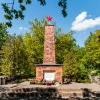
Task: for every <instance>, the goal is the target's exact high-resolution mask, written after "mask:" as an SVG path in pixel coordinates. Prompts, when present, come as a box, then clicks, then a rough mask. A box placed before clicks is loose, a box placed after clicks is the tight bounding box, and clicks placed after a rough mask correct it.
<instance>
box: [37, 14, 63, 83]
mask: <svg viewBox="0 0 100 100" xmlns="http://www.w3.org/2000/svg"><path fill="white" fill-rule="evenodd" d="M51 19H52V18H51V17H50V16H47V20H48V21H51ZM36 79H37V80H41V79H45V80H48V81H52V80H55V79H56V80H58V81H59V82H61V83H62V64H56V61H55V41H54V25H52V24H47V25H45V34H44V57H43V64H37V65H36Z"/></svg>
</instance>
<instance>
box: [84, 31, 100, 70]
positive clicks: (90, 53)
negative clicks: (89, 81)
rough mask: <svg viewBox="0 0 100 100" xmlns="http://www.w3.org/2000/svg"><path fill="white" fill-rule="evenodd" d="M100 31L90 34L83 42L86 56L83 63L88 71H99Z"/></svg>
mask: <svg viewBox="0 0 100 100" xmlns="http://www.w3.org/2000/svg"><path fill="white" fill-rule="evenodd" d="M99 36H100V30H96V31H95V32H94V33H90V36H89V37H88V38H87V40H86V41H85V50H86V55H85V56H84V59H83V61H84V63H85V64H86V66H87V67H88V68H90V69H98V68H99V69H100V42H99V38H98V37H99Z"/></svg>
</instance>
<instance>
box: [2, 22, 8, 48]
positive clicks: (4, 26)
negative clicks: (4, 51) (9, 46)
mask: <svg viewBox="0 0 100 100" xmlns="http://www.w3.org/2000/svg"><path fill="white" fill-rule="evenodd" d="M7 36H8V32H7V26H6V25H5V24H4V23H0V50H1V47H2V46H3V44H4V42H5V40H6V38H7Z"/></svg>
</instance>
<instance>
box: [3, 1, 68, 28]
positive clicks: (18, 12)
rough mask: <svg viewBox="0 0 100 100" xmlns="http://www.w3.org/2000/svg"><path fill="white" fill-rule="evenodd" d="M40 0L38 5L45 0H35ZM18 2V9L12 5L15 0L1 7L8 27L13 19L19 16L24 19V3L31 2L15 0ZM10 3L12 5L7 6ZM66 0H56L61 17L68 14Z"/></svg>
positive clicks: (44, 2)
mask: <svg viewBox="0 0 100 100" xmlns="http://www.w3.org/2000/svg"><path fill="white" fill-rule="evenodd" d="M37 1H39V2H40V5H43V6H44V5H46V1H45V0H37ZM17 2H18V4H19V9H14V5H15V0H13V2H12V3H3V4H2V7H3V9H4V11H5V15H4V17H5V19H7V20H8V22H6V24H7V26H8V27H12V22H11V21H12V20H13V19H18V18H20V19H21V20H23V19H24V14H23V12H24V11H25V10H26V5H29V4H31V3H32V0H18V1H17ZM9 4H10V5H12V6H9ZM66 5H67V0H59V2H58V6H59V7H61V8H62V15H63V17H66V16H67V15H68V14H67V12H66V8H67V6H66Z"/></svg>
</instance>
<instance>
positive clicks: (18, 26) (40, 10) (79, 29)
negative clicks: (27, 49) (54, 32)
mask: <svg viewBox="0 0 100 100" xmlns="http://www.w3.org/2000/svg"><path fill="white" fill-rule="evenodd" d="M12 1H13V0H0V4H1V3H4V2H6V3H11V2H12ZM15 1H16V2H15V5H14V7H15V8H18V3H17V0H15ZM58 1H59V0H46V6H41V5H40V3H39V2H38V0H32V4H31V5H27V6H26V11H24V15H25V18H24V20H20V19H18V20H13V21H12V22H13V26H12V27H11V28H9V29H8V31H9V34H14V33H16V34H17V35H19V34H25V32H29V31H30V24H29V23H28V22H29V21H32V22H34V18H37V19H38V20H40V21H41V20H42V19H43V18H45V16H46V15H50V16H51V17H52V18H53V19H52V22H55V21H56V24H57V27H58V28H59V27H60V28H61V29H62V32H63V33H68V32H70V31H71V30H73V31H74V35H73V37H74V38H75V40H76V43H77V45H79V46H81V47H83V46H84V42H85V40H86V39H87V38H88V36H89V35H90V32H95V31H96V30H97V29H100V12H99V10H100V0H67V10H66V11H67V13H68V16H67V17H66V18H64V17H63V15H62V14H61V10H62V8H60V7H59V6H58ZM0 22H6V20H5V19H4V11H3V9H2V6H1V5H0Z"/></svg>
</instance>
